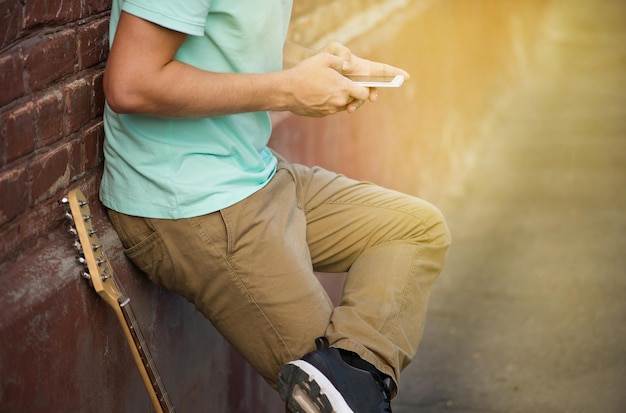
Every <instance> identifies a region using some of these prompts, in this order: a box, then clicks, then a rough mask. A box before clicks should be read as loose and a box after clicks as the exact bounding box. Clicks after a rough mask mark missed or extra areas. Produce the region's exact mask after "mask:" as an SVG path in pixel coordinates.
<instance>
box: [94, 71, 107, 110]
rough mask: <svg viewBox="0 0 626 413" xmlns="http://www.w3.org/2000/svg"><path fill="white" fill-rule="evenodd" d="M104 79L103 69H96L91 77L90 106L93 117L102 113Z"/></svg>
mask: <svg viewBox="0 0 626 413" xmlns="http://www.w3.org/2000/svg"><path fill="white" fill-rule="evenodd" d="M103 79H104V70H100V71H98V73H96V74H95V75H94V77H93V79H92V82H91V87H92V90H93V103H92V108H93V111H94V113H93V114H94V116H95V117H101V116H102V115H103V114H104V102H105V98H104V87H103V85H102V81H103Z"/></svg>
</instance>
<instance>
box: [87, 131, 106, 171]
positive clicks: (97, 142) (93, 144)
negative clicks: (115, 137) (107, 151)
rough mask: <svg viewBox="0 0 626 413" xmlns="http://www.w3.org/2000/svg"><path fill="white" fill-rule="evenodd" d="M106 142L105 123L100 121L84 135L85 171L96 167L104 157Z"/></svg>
mask: <svg viewBox="0 0 626 413" xmlns="http://www.w3.org/2000/svg"><path fill="white" fill-rule="evenodd" d="M103 143H104V124H103V123H102V122H98V123H97V124H95V125H93V126H92V127H90V128H89V129H87V130H86V131H85V133H84V135H83V151H82V153H83V171H89V170H90V169H92V168H95V167H96V166H98V165H99V164H100V162H102V160H103V159H104V156H103V150H102V145H103Z"/></svg>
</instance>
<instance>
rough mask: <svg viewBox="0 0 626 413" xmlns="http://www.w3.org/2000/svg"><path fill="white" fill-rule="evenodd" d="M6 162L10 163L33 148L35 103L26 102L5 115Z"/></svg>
mask: <svg viewBox="0 0 626 413" xmlns="http://www.w3.org/2000/svg"><path fill="white" fill-rule="evenodd" d="M5 122H6V162H7V163H10V162H13V161H14V160H16V159H19V158H20V157H22V156H24V155H27V154H29V153H30V152H32V151H33V150H34V149H35V105H33V104H32V102H28V103H26V104H25V105H23V106H18V107H17V108H16V109H14V110H12V111H11V112H9V113H8V114H7V115H6V116H5Z"/></svg>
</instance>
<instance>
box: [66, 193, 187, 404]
mask: <svg viewBox="0 0 626 413" xmlns="http://www.w3.org/2000/svg"><path fill="white" fill-rule="evenodd" d="M61 203H62V204H63V205H64V206H65V207H66V212H65V216H66V217H67V218H68V219H69V220H70V221H71V222H72V225H71V227H70V232H72V233H73V234H74V235H75V236H76V241H75V242H74V247H75V248H76V249H77V250H78V252H79V258H78V260H79V262H80V263H81V264H83V266H84V268H85V270H84V271H83V273H82V276H83V277H84V278H85V279H87V280H88V282H89V284H90V285H91V286H92V287H93V289H94V290H95V291H96V292H97V293H98V295H99V296H100V297H102V299H104V301H105V302H106V303H107V304H108V305H109V306H110V307H111V308H112V309H113V311H114V312H115V315H116V316H117V319H118V321H119V322H120V325H121V326H122V330H123V331H124V335H125V337H126V341H127V342H128V346H129V347H130V350H131V352H132V355H133V359H134V360H135V364H136V365H137V368H138V370H139V374H140V376H141V379H142V380H143V383H144V385H145V387H146V390H147V392H148V395H149V396H150V401H151V402H152V405H153V406H154V410H155V411H156V412H157V413H175V410H174V406H173V405H172V402H171V401H170V399H169V396H168V394H167V391H166V390H165V386H164V385H163V382H162V380H161V376H160V375H159V373H158V371H157V368H156V365H155V363H154V360H153V358H152V355H151V354H150V352H149V350H148V346H147V345H146V342H145V340H144V338H143V335H142V334H141V329H140V328H139V324H138V323H137V319H136V318H135V314H134V313H133V310H132V308H131V305H130V298H129V297H128V296H127V295H126V294H125V293H124V290H123V288H122V287H121V285H119V284H118V282H117V281H116V279H115V278H114V275H113V268H112V266H111V263H110V262H109V258H108V255H107V252H106V251H105V249H104V247H103V245H102V244H101V242H100V240H99V239H98V236H97V235H96V231H95V230H94V228H93V225H92V215H91V211H90V209H89V203H88V202H87V199H86V198H85V195H84V194H83V193H82V192H81V191H80V190H78V189H74V190H72V191H70V192H69V194H68V195H67V197H66V198H63V199H62V200H61Z"/></svg>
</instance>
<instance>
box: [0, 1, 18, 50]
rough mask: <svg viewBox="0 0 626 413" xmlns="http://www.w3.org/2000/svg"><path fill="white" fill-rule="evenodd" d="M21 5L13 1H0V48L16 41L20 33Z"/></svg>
mask: <svg viewBox="0 0 626 413" xmlns="http://www.w3.org/2000/svg"><path fill="white" fill-rule="evenodd" d="M21 6H22V5H21V4H20V2H19V1H15V0H0V27H2V30H0V47H3V46H4V45H6V44H8V43H10V42H11V41H13V40H15V39H17V37H18V36H19V33H20V29H19V27H20V21H21V18H22V7H21Z"/></svg>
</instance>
